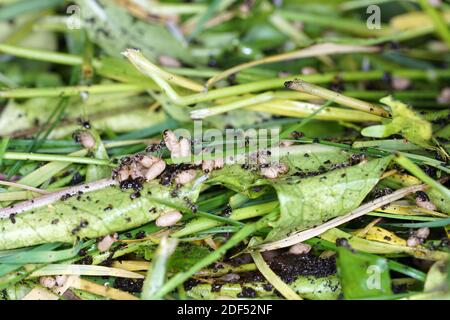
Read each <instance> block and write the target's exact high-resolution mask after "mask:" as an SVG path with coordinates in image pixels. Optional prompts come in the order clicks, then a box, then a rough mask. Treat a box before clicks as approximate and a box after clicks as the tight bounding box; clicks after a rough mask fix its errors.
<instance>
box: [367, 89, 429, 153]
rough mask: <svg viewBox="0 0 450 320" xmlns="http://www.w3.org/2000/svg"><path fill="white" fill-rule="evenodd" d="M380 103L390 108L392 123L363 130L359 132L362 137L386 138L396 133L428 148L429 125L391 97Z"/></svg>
mask: <svg viewBox="0 0 450 320" xmlns="http://www.w3.org/2000/svg"><path fill="white" fill-rule="evenodd" d="M380 101H381V102H382V103H384V104H386V105H388V106H389V107H391V110H392V121H391V122H389V123H387V124H384V125H375V126H370V127H367V128H364V129H363V130H362V131H361V134H362V135H363V136H366V137H373V138H386V137H389V136H391V135H393V134H397V133H398V134H401V135H403V136H404V137H405V138H406V139H408V140H409V141H411V142H412V143H415V144H417V145H419V146H422V147H428V146H429V143H428V142H429V140H430V139H431V136H432V134H433V130H432V126H431V123H429V122H428V121H426V120H424V119H422V118H421V117H420V116H419V115H418V114H417V113H415V112H414V111H413V110H412V109H410V108H409V107H408V106H407V105H406V104H404V103H402V102H400V101H396V100H394V99H393V98H392V97H391V96H388V97H385V98H383V99H381V100H380Z"/></svg>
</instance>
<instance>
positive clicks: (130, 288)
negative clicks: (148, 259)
mask: <svg viewBox="0 0 450 320" xmlns="http://www.w3.org/2000/svg"><path fill="white" fill-rule="evenodd" d="M143 284H144V279H127V278H117V279H116V281H114V287H115V288H117V289H119V290H123V291H127V292H130V293H136V292H141V291H142V285H143Z"/></svg>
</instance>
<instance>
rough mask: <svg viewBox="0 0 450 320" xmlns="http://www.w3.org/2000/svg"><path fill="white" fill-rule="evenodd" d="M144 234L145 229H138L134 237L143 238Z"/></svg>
mask: <svg viewBox="0 0 450 320" xmlns="http://www.w3.org/2000/svg"><path fill="white" fill-rule="evenodd" d="M145 236H146V234H145V231H139V232H138V233H136V236H135V238H136V239H143V238H145Z"/></svg>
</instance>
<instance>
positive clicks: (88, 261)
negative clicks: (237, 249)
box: [75, 250, 93, 265]
mask: <svg viewBox="0 0 450 320" xmlns="http://www.w3.org/2000/svg"><path fill="white" fill-rule="evenodd" d="M80 251H81V250H80ZM78 254H79V253H78ZM92 262H93V259H92V257H91V256H86V257H84V258H83V259H80V260H78V261H76V262H75V264H83V265H90V264H92Z"/></svg>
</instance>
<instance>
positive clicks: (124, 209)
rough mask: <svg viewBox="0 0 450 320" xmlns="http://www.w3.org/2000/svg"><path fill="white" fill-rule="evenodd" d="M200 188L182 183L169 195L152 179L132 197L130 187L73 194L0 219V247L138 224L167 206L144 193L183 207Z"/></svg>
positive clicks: (92, 235) (69, 238) (91, 234)
mask: <svg viewBox="0 0 450 320" xmlns="http://www.w3.org/2000/svg"><path fill="white" fill-rule="evenodd" d="M200 188H201V184H198V185H197V186H195V188H194V187H192V186H191V185H186V186H184V187H182V188H180V189H178V195H179V197H176V198H173V197H171V192H172V191H173V187H166V186H162V185H160V184H159V181H156V180H154V181H151V182H149V183H145V184H144V186H143V189H142V190H141V191H140V193H141V194H142V196H140V197H137V198H136V199H131V198H132V197H130V196H131V194H132V193H134V192H135V191H134V190H121V189H120V188H119V187H118V186H108V187H106V188H104V189H100V190H97V191H92V192H85V193H83V194H75V195H73V196H71V197H69V198H68V199H66V200H63V199H60V200H57V201H56V202H54V203H53V204H51V205H48V206H43V207H40V208H36V209H32V210H28V211H26V212H22V213H20V214H18V215H17V216H13V217H12V218H11V219H0V230H3V231H2V233H1V236H0V250H6V249H13V248H19V247H27V246H32V245H36V244H40V243H48V242H69V243H70V242H73V241H76V240H77V239H78V238H97V237H100V236H104V235H107V234H112V233H115V232H119V231H124V230H128V229H132V228H135V227H139V226H141V225H143V224H146V223H148V222H150V221H152V220H154V219H156V218H157V217H158V216H159V215H160V214H161V213H162V212H164V211H167V210H169V209H170V207H168V206H166V205H163V204H161V203H159V202H156V201H152V200H150V199H149V198H148V197H145V196H144V195H147V194H148V193H151V194H152V197H154V198H158V199H171V202H172V203H173V204H174V205H176V206H179V207H186V200H185V199H188V200H190V201H192V202H195V200H196V199H197V197H198V194H199V191H200ZM86 190H88V189H86ZM153 208H154V209H153Z"/></svg>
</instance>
